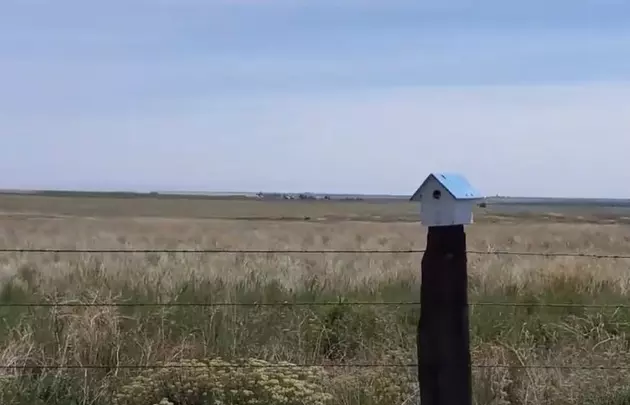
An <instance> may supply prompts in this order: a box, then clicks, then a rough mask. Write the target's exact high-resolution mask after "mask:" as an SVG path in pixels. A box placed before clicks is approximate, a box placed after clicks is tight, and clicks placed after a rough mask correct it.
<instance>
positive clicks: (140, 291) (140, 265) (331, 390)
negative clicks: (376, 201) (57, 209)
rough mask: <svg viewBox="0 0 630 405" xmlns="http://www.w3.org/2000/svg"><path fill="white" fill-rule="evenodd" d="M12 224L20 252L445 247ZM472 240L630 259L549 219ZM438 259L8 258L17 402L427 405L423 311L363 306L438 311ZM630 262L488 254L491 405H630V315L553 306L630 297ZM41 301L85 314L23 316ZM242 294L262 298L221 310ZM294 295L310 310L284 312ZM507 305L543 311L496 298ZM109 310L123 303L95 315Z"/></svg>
mask: <svg viewBox="0 0 630 405" xmlns="http://www.w3.org/2000/svg"><path fill="white" fill-rule="evenodd" d="M0 227H1V229H2V233H0V246H2V247H29V246H34V247H35V246H36V247H55V248H84V249H85V248H104V249H112V248H124V249H143V248H150V249H159V248H169V249H174V248H191V249H194V248H203V247H205V248H212V247H225V248H235V249H237V248H244V249H280V250H282V249H362V250H369V249H395V250H400V249H410V248H418V249H421V248H423V247H424V243H425V230H424V229H423V228H422V227H420V226H419V225H417V224H405V223H361V222H346V223H336V224H315V223H293V222H282V223H281V222H273V221H257V222H245V221H221V220H198V219H197V220H188V219H177V220H174V219H155V218H153V219H151V218H145V219H141V218H127V219H115V218H110V219H107V220H105V219H95V218H61V219H60V218H51V219H45V218H44V219H42V218H32V217H31V218H18V217H11V218H5V219H2V220H0ZM468 238H469V246H470V249H471V250H482V251H492V250H512V251H530V252H554V251H562V252H566V251H579V252H582V253H610V254H619V253H626V254H627V253H628V250H627V244H628V240H629V239H630V236H628V235H627V232H626V230H625V229H624V228H623V227H621V226H616V225H585V224H551V223H545V224H519V225H511V224H476V225H473V226H471V227H470V228H469V230H468ZM420 260H421V255H420V254H402V253H397V254H355V253H352V254H349V253H327V254H244V253H240V254H177V253H134V254H124V253H108V254H76V253H74V254H73V253H3V254H0V320H1V323H0V365H2V366H3V367H4V368H3V369H2V370H0V374H2V375H1V376H0V403H2V404H62V405H65V404H94V405H101V404H103V405H105V404H114V403H116V404H119V405H153V404H158V403H162V404H169V403H172V404H176V405H181V404H190V405H198V404H206V403H208V404H210V403H224V404H245V403H260V404H265V405H267V404H272V405H275V404H296V405H297V404H313V405H314V404H342V405H354V404H368V405H371V404H374V405H376V404H378V405H381V404H383V405H385V404H387V405H389V404H402V403H407V404H409V403H411V402H412V401H413V400H414V396H415V394H416V391H417V386H416V384H415V372H416V370H415V369H414V368H413V367H409V366H408V365H410V364H413V363H415V362H416V359H415V332H416V326H417V321H418V316H419V308H418V306H417V305H367V304H365V305H347V303H348V302H356V301H361V302H371V303H379V302H385V301H387V302H392V301H394V302H401V301H410V302H417V301H419V276H420V274H419V268H420ZM629 264H630V260H624V259H592V258H579V257H578V258H575V257H555V258H545V257H535V256H497V255H470V256H469V270H470V300H471V302H472V303H477V305H474V304H473V305H472V306H471V328H472V335H471V339H472V342H471V345H472V352H473V361H474V363H475V365H476V366H477V367H476V368H475V369H474V395H475V400H476V402H477V403H478V404H497V405H499V404H510V405H516V404H519V405H520V404H592V405H600V404H624V403H627V402H624V401H627V399H626V397H625V396H626V392H625V390H626V388H630V387H629V385H630V383H629V380H628V377H629V374H630V370H626V369H623V367H630V339H629V337H630V335H629V333H628V332H630V309H626V308H614V307H600V308H590V307H584V306H579V305H574V306H568V307H544V306H541V305H539V304H544V303H547V304H549V303H555V304H558V303H572V304H589V305H590V304H598V305H599V304H605V305H620V304H624V303H629V302H628V300H627V296H628V289H629V288H630V272H629V271H628V267H629ZM33 302H39V303H42V302H48V303H52V302H57V303H59V302H63V303H65V304H68V305H66V306H48V307H42V306H15V304H19V303H33ZM226 302H230V303H244V304H249V305H244V306H234V305H231V306H226V305H219V306H216V305H215V306H213V305H210V304H213V303H214V304H216V303H226ZM283 302H288V303H290V302H300V303H304V305H299V306H295V305H278V306H270V305H264V304H270V303H283ZM331 302H334V303H336V304H334V305H330V304H327V305H317V304H322V303H331ZM498 302H501V303H520V304H523V305H522V306H500V305H497V306H492V305H482V304H483V303H486V304H487V303H498ZM94 303H109V304H111V305H100V306H77V305H75V304H94ZM120 303H135V304H156V303H161V304H166V303H168V304H177V305H128V306H121V305H117V304H120ZM191 303H195V304H196V305H188V304H191ZM8 304H11V305H13V306H9V305H8ZM114 304H116V305H114ZM306 304H308V305H306ZM365 364H373V365H381V366H380V367H379V366H375V367H361V366H360V365H365ZM385 364H390V365H391V364H398V365H400V367H396V368H393V367H385V366H383V365H385ZM44 365H55V366H58V368H56V369H41V367H42V366H44ZM130 365H137V366H147V367H155V366H159V365H164V366H168V367H164V368H151V369H147V370H142V369H134V368H129V367H128V366H130ZM306 365H318V367H306ZM13 366H16V367H17V368H13ZM83 366H86V367H90V366H92V367H93V366H98V368H88V369H82V368H81V367H83ZM340 366H343V367H340ZM25 367H26V368H25ZM38 367H39V368H38ZM59 367H61V368H59ZM599 367H602V368H601V369H600V368H599ZM615 367H616V368H617V369H614V368H615ZM620 367H621V368H620ZM164 398H165V400H164V401H162V399H164ZM160 401H162V402H160ZM217 401H218V402H217Z"/></svg>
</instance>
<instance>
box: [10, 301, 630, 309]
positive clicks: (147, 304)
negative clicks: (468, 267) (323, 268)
mask: <svg viewBox="0 0 630 405" xmlns="http://www.w3.org/2000/svg"><path fill="white" fill-rule="evenodd" d="M420 305H421V302H420V301H355V302H352V301H323V302H260V303H258V302H7V303H0V308H2V307H23V308H28V307H325V306H350V307H352V306H392V307H398V306H420ZM467 305H468V306H469V307H474V306H480V307H515V308H519V307H524V308H532V307H542V308H584V309H588V308H593V309H630V304H580V303H551V302H550V303H546V302H489V301H481V302H475V301H472V302H469V303H468V304H467Z"/></svg>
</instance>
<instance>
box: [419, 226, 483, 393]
mask: <svg viewBox="0 0 630 405" xmlns="http://www.w3.org/2000/svg"><path fill="white" fill-rule="evenodd" d="M466 262H467V260H466V233H465V232H464V226H463V225H453V226H444V227H437V226H436V227H429V232H428V235H427V248H426V251H425V253H424V256H423V257H422V286H421V292H420V294H421V297H420V303H421V309H420V322H419V324H418V360H419V367H418V379H419V382H420V400H421V404H422V405H471V404H472V386H471V385H472V384H471V366H470V363H471V360H470V348H469V340H470V338H469V329H468V328H469V326H468V276H467V271H466V267H467V263H466Z"/></svg>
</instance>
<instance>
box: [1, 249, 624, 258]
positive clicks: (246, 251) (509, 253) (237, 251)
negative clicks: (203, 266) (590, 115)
mask: <svg viewBox="0 0 630 405" xmlns="http://www.w3.org/2000/svg"><path fill="white" fill-rule="evenodd" d="M425 251H426V250H425V249H375V250H370V249H314V250H305V249H227V248H225V249H224V248H216V249H61V248H59V249H57V248H0V253H76V254H80V253H88V254H98V253H101V254H107V253H116V254H126V253H129V254H133V253H137V254H148V253H157V254H159V253H163V254H222V253H225V254H327V253H336V254H397V253H398V254H412V253H424V252H425ZM467 253H468V254H472V255H497V256H539V257H585V258H594V259H630V254H626V255H620V254H598V253H580V252H517V251H509V250H469V251H467Z"/></svg>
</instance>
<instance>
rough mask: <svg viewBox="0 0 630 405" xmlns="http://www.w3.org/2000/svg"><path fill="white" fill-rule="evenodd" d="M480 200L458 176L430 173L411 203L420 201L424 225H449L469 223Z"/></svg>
mask: <svg viewBox="0 0 630 405" xmlns="http://www.w3.org/2000/svg"><path fill="white" fill-rule="evenodd" d="M482 198H483V197H482V196H481V195H480V194H479V193H478V192H477V191H476V190H475V189H474V188H473V187H472V186H471V185H470V183H468V180H466V178H465V177H464V176H462V175H460V174H454V173H431V174H430V175H429V176H428V177H427V178H426V179H425V180H424V182H423V183H422V185H421V186H420V187H419V188H418V190H416V192H415V193H414V194H413V196H412V197H411V201H420V221H421V222H422V224H423V225H425V226H449V225H465V224H471V223H472V222H473V213H472V211H473V207H474V206H475V202H476V201H477V200H480V199H482Z"/></svg>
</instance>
